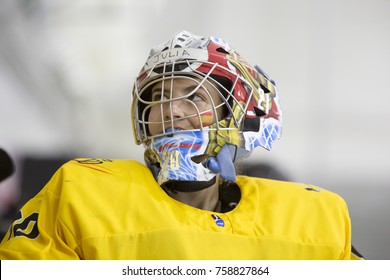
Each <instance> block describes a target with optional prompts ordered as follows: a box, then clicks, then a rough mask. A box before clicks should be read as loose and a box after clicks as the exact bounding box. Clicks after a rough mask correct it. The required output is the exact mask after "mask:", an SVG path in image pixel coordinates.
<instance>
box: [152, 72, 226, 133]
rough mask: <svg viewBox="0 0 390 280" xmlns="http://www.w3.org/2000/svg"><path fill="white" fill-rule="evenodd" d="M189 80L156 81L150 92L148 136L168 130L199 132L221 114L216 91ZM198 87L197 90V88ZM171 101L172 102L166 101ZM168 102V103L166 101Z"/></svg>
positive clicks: (207, 85)
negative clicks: (154, 102) (199, 129)
mask: <svg viewBox="0 0 390 280" xmlns="http://www.w3.org/2000/svg"><path fill="white" fill-rule="evenodd" d="M198 85H199V83H198V82H197V81H194V80H191V79H188V78H175V79H174V80H166V81H164V82H159V83H157V84H156V85H154V86H153V88H152V91H151V98H152V101H156V102H159V101H162V103H158V104H155V105H153V106H152V107H151V108H150V113H149V119H148V121H149V133H150V134H151V135H156V134H160V133H163V132H164V131H165V130H166V129H168V128H175V129H178V130H179V129H180V130H188V129H198V128H202V127H206V126H209V125H210V124H212V123H214V122H216V121H217V120H218V119H219V118H220V117H221V115H222V107H223V106H221V103H222V99H221V98H220V96H219V94H218V92H217V91H216V89H215V88H214V87H213V86H212V85H210V84H208V83H203V85H202V86H200V87H198ZM197 87H198V88H197ZM169 100H171V101H169ZM168 101H169V102H168Z"/></svg>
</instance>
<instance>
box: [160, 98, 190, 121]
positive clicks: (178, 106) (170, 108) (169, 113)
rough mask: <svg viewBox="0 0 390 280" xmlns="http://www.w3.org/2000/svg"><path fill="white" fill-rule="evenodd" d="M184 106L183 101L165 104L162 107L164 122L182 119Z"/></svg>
mask: <svg viewBox="0 0 390 280" xmlns="http://www.w3.org/2000/svg"><path fill="white" fill-rule="evenodd" d="M185 107H186V106H185V104H184V101H183V100H180V99H179V100H173V101H171V102H168V103H166V104H165V107H164V118H165V119H166V120H172V121H173V120H175V119H181V118H183V117H184V116H185V115H186V113H185V110H186V108H185Z"/></svg>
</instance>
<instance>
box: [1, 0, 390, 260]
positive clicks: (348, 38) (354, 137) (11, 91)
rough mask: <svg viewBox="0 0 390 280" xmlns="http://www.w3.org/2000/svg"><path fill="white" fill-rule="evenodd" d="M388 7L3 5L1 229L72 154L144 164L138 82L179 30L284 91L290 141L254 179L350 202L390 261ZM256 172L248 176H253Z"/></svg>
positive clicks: (257, 166)
mask: <svg viewBox="0 0 390 280" xmlns="http://www.w3.org/2000/svg"><path fill="white" fill-rule="evenodd" d="M389 15H390V1H389V0H371V1H364V0H342V1H340V0H326V1H319V0H318V1H317V0H295V1H288V0H286V1H282V0H273V1H264V0H243V1H235V0H224V1H221V0H212V1H210V0H196V1H182V0H148V1H140V0H138V1H136V0H117V1H103V0H80V1H66V0H0V148H3V149H4V150H6V151H7V152H8V153H9V154H10V155H11V157H12V159H13V161H14V164H15V172H14V173H13V175H12V176H9V177H8V178H6V179H4V180H3V181H2V182H0V213H1V219H2V220H1V230H2V231H4V230H7V228H8V226H9V222H10V220H11V219H12V217H13V215H14V214H15V212H16V210H17V209H18V208H19V207H20V205H21V204H22V203H24V202H25V201H26V200H27V199H29V198H30V197H31V196H32V195H34V194H35V193H36V192H37V191H38V190H39V189H40V188H42V187H43V185H44V184H45V183H46V182H47V180H49V179H50V176H51V175H52V173H53V172H54V171H55V170H56V169H57V168H58V167H59V166H60V165H61V164H62V163H63V162H65V161H67V160H68V159H71V158H73V157H99V158H132V159H136V160H139V161H143V149H142V147H139V146H136V145H135V144H134V142H133V136H132V129H131V123H130V102H131V89H132V84H133V80H134V77H135V76H136V75H137V73H138V71H139V70H140V68H141V67H142V65H143V63H144V62H145V60H146V58H147V56H148V53H149V50H150V48H151V47H152V46H154V45H156V44H159V43H161V42H163V41H165V40H167V39H168V38H170V37H171V36H172V35H174V34H175V33H176V32H178V31H180V30H188V31H191V32H193V33H195V34H199V35H214V36H217V37H221V38H224V39H225V40H227V41H228V42H229V43H230V45H231V46H233V47H234V48H235V49H237V50H238V51H239V52H240V53H241V54H242V55H243V56H244V57H245V58H246V59H247V60H248V61H249V62H250V63H252V64H258V65H260V66H261V67H263V68H264V69H266V70H267V72H268V73H269V74H270V76H271V77H272V78H273V79H274V80H275V81H276V83H277V85H278V89H279V93H280V95H281V98H282V106H283V113H284V115H283V117H284V120H283V121H284V122H283V137H282V139H281V141H278V142H277V143H275V145H274V149H273V150H272V151H271V152H268V151H266V150H264V149H259V150H256V151H254V152H253V154H252V157H251V158H250V159H247V160H246V162H245V164H244V165H246V166H248V170H250V172H251V174H253V175H258V176H266V177H275V178H284V179H287V180H292V181H298V182H304V183H309V184H314V185H317V186H320V187H322V188H326V189H329V190H331V191H334V192H337V193H339V194H340V195H341V196H343V198H344V199H345V200H346V201H347V203H348V205H349V210H350V214H351V218H352V231H353V244H354V245H355V246H356V247H357V248H358V250H359V251H360V252H361V253H362V254H363V255H364V256H365V257H366V258H367V259H390V239H389V236H390V215H389V214H390V203H389V198H390V183H389V182H390V158H389V156H390V148H389V143H390V130H389V125H390V110H388V109H387V107H388V106H389V101H390V90H389V88H390V86H389V80H390V78H389V74H390V54H389V50H390V31H389V30H390V16H389ZM248 172H249V171H248Z"/></svg>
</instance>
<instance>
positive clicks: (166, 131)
mask: <svg viewBox="0 0 390 280" xmlns="http://www.w3.org/2000/svg"><path fill="white" fill-rule="evenodd" d="M183 130H184V129H183V128H181V127H173V128H172V127H170V128H167V129H166V130H165V133H170V134H173V133H175V132H180V131H183Z"/></svg>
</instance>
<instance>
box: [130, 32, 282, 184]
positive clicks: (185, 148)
mask: <svg viewBox="0 0 390 280" xmlns="http://www.w3.org/2000/svg"><path fill="white" fill-rule="evenodd" d="M184 83H188V84H190V85H191V87H190V89H191V90H187V91H186V94H184V95H180V96H178V95H175V93H174V89H175V88H176V87H177V86H178V85H180V84H184ZM156 91H161V93H157V94H156ZM198 91H202V92H203V93H202V94H205V95H208V97H207V98H204V99H207V101H208V103H209V106H208V107H207V108H206V109H205V108H202V107H201V106H198V104H197V102H196V99H195V101H194V97H193V96H194V94H195V93H196V92H198ZM156 96H157V97H156ZM215 96H217V98H216V97H215ZM217 99H218V100H219V101H217ZM181 100H184V101H183V102H185V106H189V107H188V108H189V109H188V110H187V111H188V114H183V115H180V116H177V115H175V113H174V112H173V107H174V106H175V105H174V104H176V103H178V102H179V101H181ZM154 108H158V110H159V112H160V114H161V117H160V118H157V120H156V119H152V118H151V117H150V114H151V112H153V110H155V109H154ZM221 112H222V113H221ZM189 119H191V121H192V122H194V120H196V121H195V122H196V123H197V125H196V126H192V127H186V128H184V129H183V127H181V125H179V123H180V122H184V121H186V120H189ZM132 120H133V122H132V123H133V130H134V135H135V141H136V143H137V144H141V143H142V144H144V145H145V149H146V150H145V161H146V163H147V165H148V166H149V168H150V169H151V170H152V171H153V173H154V175H155V177H156V179H157V181H158V182H159V183H160V184H161V185H162V184H169V185H170V186H171V187H172V188H175V189H177V190H179V191H196V190H199V189H203V188H205V187H208V186H210V185H211V184H212V183H213V182H214V181H215V175H216V173H220V174H221V177H222V179H225V180H229V181H234V180H235V171H234V167H232V166H233V162H234V161H235V160H236V159H237V158H240V157H242V156H245V155H246V154H248V153H249V152H250V151H252V150H253V149H254V148H256V147H258V146H260V147H263V148H265V149H267V150H270V149H271V148H272V143H273V142H274V141H275V140H276V139H279V138H280V136H281V122H282V114H281V108H280V101H279V95H278V93H277V90H276V86H275V82H274V81H273V80H271V79H270V77H269V76H268V75H267V74H266V73H265V72H264V71H263V70H262V69H261V68H260V67H258V66H251V65H249V64H248V63H247V62H246V61H245V60H244V59H243V58H242V57H241V56H240V55H239V53H238V52H236V51H235V50H234V49H232V48H231V47H230V46H229V44H228V43H227V42H225V41H224V40H222V39H219V38H216V37H201V36H197V35H193V34H191V33H189V32H187V31H182V32H179V33H177V34H176V35H175V36H174V37H173V38H171V39H170V40H168V41H167V42H165V43H163V44H161V45H158V46H156V47H154V48H152V50H151V51H150V54H149V57H148V59H147V61H146V63H145V65H144V66H143V68H142V69H141V71H140V73H139V75H138V77H137V78H136V80H135V84H134V88H133V93H132ZM156 127H158V128H159V129H157V130H156V129H155V128H156ZM232 168H233V169H232ZM232 172H233V173H234V174H232Z"/></svg>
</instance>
